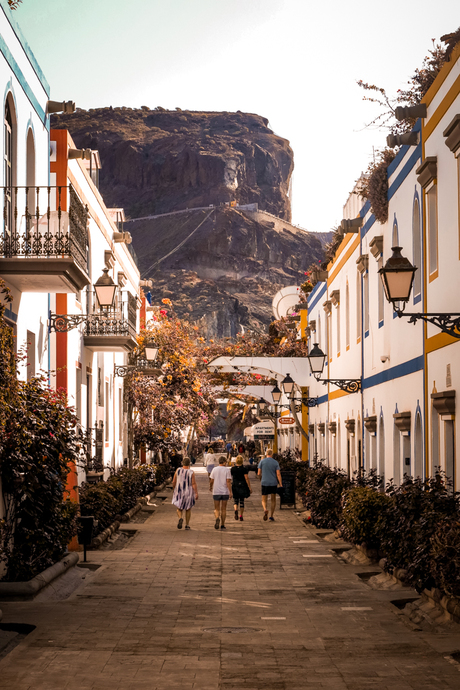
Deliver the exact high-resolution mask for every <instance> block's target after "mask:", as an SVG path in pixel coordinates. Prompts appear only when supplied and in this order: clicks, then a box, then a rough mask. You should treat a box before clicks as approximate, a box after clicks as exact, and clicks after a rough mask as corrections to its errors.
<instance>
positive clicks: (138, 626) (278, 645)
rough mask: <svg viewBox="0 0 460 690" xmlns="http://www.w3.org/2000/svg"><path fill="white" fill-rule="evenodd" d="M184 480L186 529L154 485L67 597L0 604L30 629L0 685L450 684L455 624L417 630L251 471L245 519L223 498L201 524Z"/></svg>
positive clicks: (358, 687)
mask: <svg viewBox="0 0 460 690" xmlns="http://www.w3.org/2000/svg"><path fill="white" fill-rule="evenodd" d="M251 479H252V474H251ZM197 480H198V487H199V491H200V498H199V500H198V503H197V505H196V507H195V508H194V509H193V511H192V520H191V528H192V529H191V530H190V531H185V530H178V529H177V527H176V525H177V518H176V512H175V509H174V507H173V506H172V505H171V503H170V501H171V493H172V492H171V490H170V489H165V490H164V491H162V492H161V496H166V499H165V500H164V501H162V500H161V499H160V498H158V497H157V498H156V499H154V500H152V503H155V504H157V507H156V508H155V512H154V513H152V514H150V515H149V516H148V517H147V519H146V521H145V522H143V523H133V524H129V525H127V526H125V527H126V528H127V529H129V530H136V533H135V534H134V536H133V537H132V538H130V539H129V540H127V543H126V545H125V546H124V548H123V549H120V550H115V549H114V550H100V551H92V552H89V554H88V560H89V561H90V563H92V564H100V566H101V567H100V568H98V569H97V570H94V571H92V570H85V571H83V572H85V573H87V575H86V578H85V580H83V581H82V584H81V585H80V586H79V587H78V588H77V589H75V590H74V591H73V592H72V593H71V594H70V596H68V597H67V598H66V599H62V600H59V596H63V595H62V587H63V585H62V583H61V585H59V586H56V585H55V590H56V592H57V593H56V600H53V598H52V597H51V596H50V591H48V592H47V594H46V596H41V597H39V598H38V600H35V601H33V602H20V603H18V602H10V603H6V602H2V604H1V608H2V610H3V616H4V617H3V621H2V624H5V623H16V624H17V623H23V624H24V623H25V624H30V625H34V626H36V628H35V630H34V631H33V632H31V633H30V634H29V635H27V636H26V637H25V638H24V640H23V641H22V642H21V643H20V644H19V645H17V646H16V647H15V648H14V649H13V650H12V651H11V652H10V653H8V654H7V655H6V656H5V657H4V658H3V659H2V660H1V661H0V688H1V690H55V689H56V690H105V689H110V690H127V689H132V690H141V689H145V690H147V689H148V690H155V689H157V690H165V689H166V688H167V689H171V690H172V689H176V688H177V690H192V689H193V690H195V689H196V690H217V689H218V688H222V689H223V690H233V689H235V690H236V689H238V690H241V689H244V690H256V689H259V688H270V690H278V689H279V690H301V689H302V690H304V689H305V688H314V689H316V688H328V689H330V690H342V689H343V690H345V689H349V690H365V689H368V688H369V689H370V688H378V689H379V690H384V689H388V690H406V689H409V688H411V689H413V690H422V689H424V688H426V689H433V690H434V689H435V688H436V689H437V690H439V689H440V688H456V689H458V688H459V687H460V673H459V669H460V666H459V665H458V664H456V663H454V662H453V661H451V660H449V659H448V658H446V657H447V656H448V655H449V654H450V653H451V652H453V651H455V650H458V649H459V648H460V634H459V628H460V626H458V625H456V624H454V623H449V622H446V623H445V624H444V625H441V626H439V625H438V628H437V630H435V626H434V625H433V629H432V630H430V629H429V628H428V629H426V630H417V629H416V626H414V625H413V624H412V623H411V622H410V621H409V620H408V618H407V617H406V616H405V615H403V614H402V612H401V610H400V609H398V608H397V607H396V606H394V605H393V604H391V603H390V602H391V601H395V600H397V599H398V598H399V599H401V598H404V597H408V598H410V596H411V591H410V590H409V592H408V590H403V589H401V590H392V591H378V590H374V589H371V588H370V587H369V586H368V585H367V584H366V582H365V579H364V580H363V579H362V578H360V577H358V575H357V573H363V572H365V571H369V572H370V571H375V570H376V568H375V566H364V567H362V566H361V567H360V566H357V565H350V564H348V563H345V561H344V560H343V559H341V558H340V550H339V551H338V552H337V551H334V550H333V549H334V548H336V547H334V545H333V544H331V543H330V542H328V541H325V540H324V539H322V538H321V537H319V536H318V532H320V530H315V529H314V528H312V527H306V526H305V525H304V523H303V522H302V520H301V519H300V517H299V516H298V515H296V514H295V513H294V512H293V511H292V510H287V509H283V510H282V511H277V512H276V514H275V518H276V521H275V522H274V523H269V522H264V521H263V520H262V510H261V506H260V495H259V494H260V486H259V484H258V482H257V481H254V480H253V481H252V485H253V487H254V489H255V491H254V494H253V496H252V498H251V499H250V500H249V501H248V503H247V510H246V515H245V520H244V522H242V523H241V522H235V520H234V519H233V510H232V505H229V516H228V519H227V530H226V531H225V532H224V531H220V530H219V531H216V530H214V517H213V513H212V505H211V503H212V502H211V496H210V494H209V492H208V490H207V485H208V481H207V476H206V475H205V472H204V470H203V469H202V468H197ZM79 572H80V571H79ZM69 577H70V576H69ZM60 590H61V594H60V595H59V596H58V594H59V591H60ZM52 591H53V590H51V593H52ZM412 595H413V593H412Z"/></svg>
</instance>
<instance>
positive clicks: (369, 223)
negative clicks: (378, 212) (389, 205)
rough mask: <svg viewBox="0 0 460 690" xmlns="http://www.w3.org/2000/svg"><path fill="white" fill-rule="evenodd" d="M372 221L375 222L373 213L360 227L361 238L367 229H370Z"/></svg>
mask: <svg viewBox="0 0 460 690" xmlns="http://www.w3.org/2000/svg"><path fill="white" fill-rule="evenodd" d="M369 205H370V204H369ZM374 223H375V216H374V214H372V215H371V216H370V217H369V218H368V219H367V220H366V222H365V223H364V225H363V227H362V228H361V239H362V238H363V237H364V235H366V234H367V233H368V232H369V230H370V229H371V227H372V226H373V225H374Z"/></svg>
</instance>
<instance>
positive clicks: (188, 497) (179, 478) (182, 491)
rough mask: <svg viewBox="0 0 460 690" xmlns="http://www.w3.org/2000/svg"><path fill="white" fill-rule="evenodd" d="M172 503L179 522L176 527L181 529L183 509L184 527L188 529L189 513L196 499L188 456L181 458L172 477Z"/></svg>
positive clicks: (194, 481)
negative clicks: (180, 465) (180, 463)
mask: <svg viewBox="0 0 460 690" xmlns="http://www.w3.org/2000/svg"><path fill="white" fill-rule="evenodd" d="M172 485H173V489H174V493H173V497H172V503H173V505H175V506H176V508H177V515H178V517H179V522H178V523H177V529H182V524H183V522H184V519H183V517H182V513H183V511H184V510H185V529H190V525H189V523H190V515H191V513H192V508H193V506H194V505H195V501H196V500H197V499H198V489H197V486H196V479H195V472H194V471H193V470H191V469H190V458H184V459H183V460H182V467H179V468H178V469H177V470H176V472H175V474H174V479H173V484H172Z"/></svg>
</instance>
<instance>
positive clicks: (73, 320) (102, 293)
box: [48, 268, 118, 333]
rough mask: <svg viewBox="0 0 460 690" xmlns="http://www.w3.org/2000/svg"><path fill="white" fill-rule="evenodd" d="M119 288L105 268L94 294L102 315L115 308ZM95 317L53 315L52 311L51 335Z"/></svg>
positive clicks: (50, 315)
mask: <svg viewBox="0 0 460 690" xmlns="http://www.w3.org/2000/svg"><path fill="white" fill-rule="evenodd" d="M117 287H118V285H117V284H116V283H114V282H113V280H112V278H111V277H110V276H109V269H108V268H103V269H102V275H101V276H100V277H99V278H98V279H97V280H96V282H95V283H94V292H95V293H96V299H97V302H98V304H99V310H100V312H101V314H102V315H105V314H107V313H108V312H109V310H110V309H112V308H113V303H114V301H115V292H116V290H117ZM94 316H95V315H94V314H53V313H52V312H51V311H50V313H49V327H48V330H49V332H50V333H53V332H55V333H65V332H67V331H71V330H72V329H74V328H76V327H77V326H78V325H79V324H81V323H86V322H87V321H90V320H91V319H92V318H94Z"/></svg>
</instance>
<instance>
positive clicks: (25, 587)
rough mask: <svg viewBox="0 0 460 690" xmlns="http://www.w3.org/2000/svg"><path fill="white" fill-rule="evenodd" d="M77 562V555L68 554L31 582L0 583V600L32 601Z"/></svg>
mask: <svg viewBox="0 0 460 690" xmlns="http://www.w3.org/2000/svg"><path fill="white" fill-rule="evenodd" d="M78 561H79V555H78V553H69V554H67V555H66V556H64V558H62V559H61V560H60V561H58V562H57V563H55V564H54V565H52V566H50V567H49V568H46V570H43V571H42V572H41V573H39V574H38V575H36V576H35V577H34V578H33V579H32V580H28V581H27V582H0V599H9V600H12V601H14V600H19V601H20V600H23V599H33V598H34V596H35V595H36V594H38V592H39V591H40V590H41V589H43V588H44V587H46V585H49V584H50V582H52V581H53V580H55V579H56V578H58V577H59V576H60V575H62V574H63V573H65V572H66V571H67V570H69V568H72V566H74V565H76V564H77V563H78ZM0 618H1V612H0Z"/></svg>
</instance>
